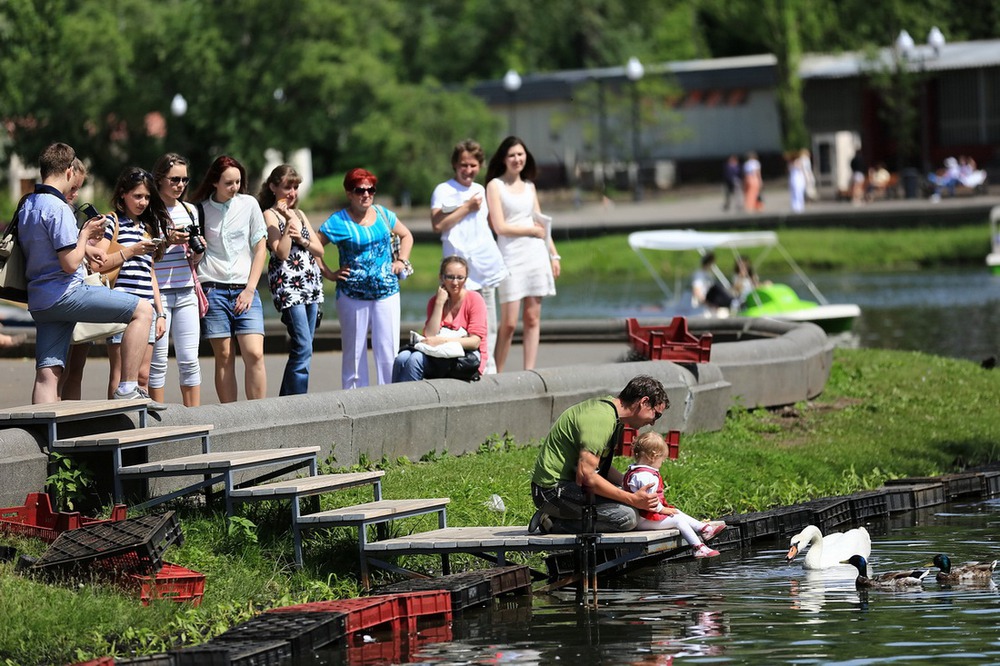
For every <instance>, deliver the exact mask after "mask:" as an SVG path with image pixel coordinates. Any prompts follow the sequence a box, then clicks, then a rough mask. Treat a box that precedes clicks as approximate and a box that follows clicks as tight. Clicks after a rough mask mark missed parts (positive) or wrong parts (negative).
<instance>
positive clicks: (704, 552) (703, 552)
mask: <svg viewBox="0 0 1000 666" xmlns="http://www.w3.org/2000/svg"><path fill="white" fill-rule="evenodd" d="M694 556H695V559H702V558H705V557H718V556H719V551H717V550H713V549H712V548H709V547H708V546H706V545H705V544H701V545H700V546H698V547H697V548H695V549H694Z"/></svg>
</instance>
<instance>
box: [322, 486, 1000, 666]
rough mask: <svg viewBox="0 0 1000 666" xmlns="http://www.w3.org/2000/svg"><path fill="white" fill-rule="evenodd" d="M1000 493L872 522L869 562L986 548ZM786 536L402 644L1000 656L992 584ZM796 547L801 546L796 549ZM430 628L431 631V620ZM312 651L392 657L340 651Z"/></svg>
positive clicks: (474, 618)
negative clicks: (794, 542) (833, 554)
mask: <svg viewBox="0 0 1000 666" xmlns="http://www.w3.org/2000/svg"><path fill="white" fill-rule="evenodd" d="M998 529H1000V500H987V501H977V502H974V503H952V504H950V505H943V506H940V507H935V508H933V509H924V510H921V511H918V512H912V513H907V514H900V515H899V516H896V517H893V518H892V519H890V520H889V521H886V522H883V523H880V524H876V525H872V526H869V530H870V532H871V534H872V556H871V558H870V562H871V567H872V569H873V570H874V571H875V572H879V571H888V570H893V569H905V568H912V567H914V566H919V565H923V564H926V563H928V562H930V560H931V558H932V557H933V556H934V555H935V554H937V553H945V554H948V555H949V556H950V557H951V559H952V561H953V562H956V563H957V562H966V561H970V560H990V559H995V558H996V557H997V556H998V552H1000V544H998V536H997V535H998V533H1000V532H998ZM787 544H788V541H787V538H784V539H781V540H780V541H776V542H774V543H773V544H772V545H770V546H767V547H761V548H756V549H753V550H746V551H742V552H741V551H732V552H724V553H723V554H722V556H720V557H718V558H714V559H712V560H702V561H697V562H696V561H693V560H690V561H678V562H672V563H663V564H660V565H657V566H651V567H647V568H645V569H642V570H639V571H637V572H634V573H632V574H630V575H629V576H627V577H623V578H620V579H617V580H613V581H610V582H609V583H607V584H606V585H605V586H603V587H602V588H601V589H600V592H599V604H598V608H597V609H596V610H588V609H585V608H583V607H581V606H579V605H578V604H577V603H576V602H575V599H574V595H573V593H571V592H568V593H566V594H565V595H554V596H553V595H548V596H535V597H534V599H533V600H531V599H528V598H522V599H521V601H520V602H518V603H514V602H505V603H503V604H502V605H501V606H500V607H497V608H493V609H479V610H473V611H466V612H465V613H461V614H459V615H457V616H456V618H455V622H454V624H453V626H452V628H451V630H450V634H451V636H450V640H447V641H442V642H436V643H429V644H426V645H423V646H421V647H418V648H417V649H416V650H414V651H411V652H409V651H407V650H403V651H402V654H400V655H399V656H398V657H396V658H394V659H392V660H391V661H392V662H394V663H419V664H499V663H504V664H554V663H566V664H614V665H615V666H618V665H623V664H682V663H714V664H850V665H851V666H861V665H865V664H886V663H916V662H924V661H930V660H936V661H937V662H938V663H945V664H998V663H1000V593H998V591H997V587H996V585H995V584H994V585H985V586H984V585H981V586H956V587H947V586H944V585H940V584H938V583H937V582H936V581H935V580H933V576H934V574H933V573H932V574H931V575H930V576H929V577H928V579H927V580H926V581H925V584H924V586H923V589H920V590H916V591H912V592H895V591H882V590H871V591H865V592H858V591H857V590H856V589H855V587H854V575H855V574H854V573H853V572H854V569H853V568H846V567H845V568H844V569H840V568H838V569H833V570H826V571H823V572H805V571H804V570H803V569H802V567H801V562H799V561H797V562H795V563H793V564H791V565H789V564H785V562H784V554H785V552H786V550H787ZM800 559H801V558H800ZM429 633H430V632H429ZM315 656H316V657H317V660H316V661H310V662H309V663H311V664H313V663H317V664H318V663H325V664H334V663H351V664H357V663H390V662H389V661H379V660H378V659H374V660H372V659H370V658H365V657H364V653H363V652H360V651H355V652H354V653H353V654H348V652H347V651H346V649H344V648H339V649H336V650H331V651H326V652H324V653H322V654H318V655H315Z"/></svg>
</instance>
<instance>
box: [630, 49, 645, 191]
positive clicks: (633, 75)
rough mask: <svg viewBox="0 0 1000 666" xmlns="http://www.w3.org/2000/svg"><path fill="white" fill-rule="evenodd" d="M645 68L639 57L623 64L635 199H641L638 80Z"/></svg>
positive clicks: (633, 57)
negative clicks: (628, 90) (629, 98)
mask: <svg viewBox="0 0 1000 666" xmlns="http://www.w3.org/2000/svg"><path fill="white" fill-rule="evenodd" d="M645 73H646V69H645V68H644V67H643V66H642V63H641V62H639V59H638V58H636V57H635V56H632V57H631V58H629V59H628V62H627V63H626V64H625V76H627V77H628V80H629V81H631V82H632V168H633V169H635V182H634V184H633V185H634V187H633V190H632V194H633V197H634V199H635V200H636V201H641V200H642V177H641V173H640V170H639V81H640V80H641V79H642V76H643V74H645Z"/></svg>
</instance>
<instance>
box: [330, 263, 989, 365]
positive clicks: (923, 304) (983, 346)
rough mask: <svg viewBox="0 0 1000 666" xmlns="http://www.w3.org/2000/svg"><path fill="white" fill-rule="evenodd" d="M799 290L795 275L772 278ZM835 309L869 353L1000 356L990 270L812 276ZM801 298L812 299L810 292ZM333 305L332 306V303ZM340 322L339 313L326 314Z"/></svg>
mask: <svg viewBox="0 0 1000 666" xmlns="http://www.w3.org/2000/svg"><path fill="white" fill-rule="evenodd" d="M768 277H769V278H770V279H772V280H774V281H776V282H786V283H788V284H790V285H795V284H796V280H795V278H794V277H791V276H783V275H769V276H768ZM809 277H810V278H811V279H812V280H813V281H814V282H815V284H816V286H817V287H818V288H819V290H820V292H822V293H823V295H824V296H826V298H827V300H828V301H829V302H831V303H856V304H857V305H859V306H860V307H861V317H860V319H859V320H858V321H857V322H855V326H854V331H853V338H852V342H853V344H854V345H855V346H860V347H864V348H873V349H874V348H879V349H899V350H906V351H921V352H926V353H929V354H935V355H938V356H948V357H953V358H964V359H970V360H975V361H981V360H983V359H984V358H986V357H988V356H991V355H995V354H1000V276H994V275H991V274H990V273H989V272H988V271H987V270H986V268H985V267H983V268H965V269H956V270H933V271H930V270H928V271H919V272H916V271H915V272H907V273H810V276H809ZM557 289H558V292H559V293H558V294H557V295H556V296H554V297H552V298H548V299H546V300H545V302H544V304H543V307H542V317H543V322H542V327H543V328H544V326H545V323H544V320H546V319H548V320H551V319H608V318H622V317H635V316H650V317H653V316H657V314H658V308H659V307H660V303H661V302H662V300H663V294H662V292H660V291H659V289H658V288H657V287H656V285H655V284H654V283H653V281H652V280H637V281H633V282H626V283H621V284H609V283H606V282H593V283H578V284H572V285H570V284H560V285H558V286H557ZM800 291H801V293H800V294H799V295H800V296H801V297H803V298H810V299H811V296H810V295H809V294H808V293H806V292H805V291H804V290H800ZM402 302H403V306H402V307H403V321H422V320H423V318H424V314H425V308H426V306H427V296H426V295H424V294H414V293H410V292H407V291H406V290H405V288H404V291H403V295H402ZM331 306H332V304H331ZM328 314H329V316H332V317H336V312H330V313H328Z"/></svg>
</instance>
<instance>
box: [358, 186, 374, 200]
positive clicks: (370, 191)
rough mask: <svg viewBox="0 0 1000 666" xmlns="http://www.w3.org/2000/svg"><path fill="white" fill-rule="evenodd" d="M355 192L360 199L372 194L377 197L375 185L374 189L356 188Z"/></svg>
mask: <svg viewBox="0 0 1000 666" xmlns="http://www.w3.org/2000/svg"><path fill="white" fill-rule="evenodd" d="M353 192H354V193H355V194H357V195H358V196H359V197H360V196H363V195H365V194H371V195H372V196H374V195H375V186H374V185H373V186H372V187H355V188H354V189H353Z"/></svg>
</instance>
